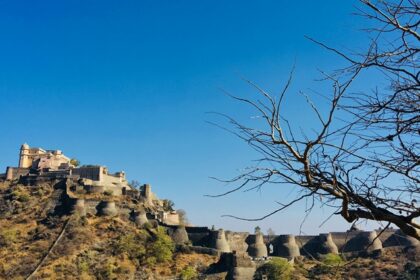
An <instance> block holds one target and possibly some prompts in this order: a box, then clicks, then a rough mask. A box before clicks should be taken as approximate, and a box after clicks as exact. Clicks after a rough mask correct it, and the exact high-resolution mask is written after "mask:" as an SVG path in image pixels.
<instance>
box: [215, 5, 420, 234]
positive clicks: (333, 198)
mask: <svg viewBox="0 0 420 280" xmlns="http://www.w3.org/2000/svg"><path fill="white" fill-rule="evenodd" d="M419 11H420V2H418V1H414V0H403V1H391V0H390V1H367V0H361V1H360V8H359V10H358V15H356V16H363V17H366V18H367V19H369V20H370V22H371V24H372V25H371V26H372V27H370V28H367V29H366V30H365V31H366V33H367V34H369V36H370V38H371V39H370V41H369V42H367V44H366V45H367V47H368V48H367V50H366V52H363V53H347V52H343V51H340V50H338V49H335V48H332V47H330V46H328V45H326V44H323V43H321V42H318V41H316V40H314V39H310V40H312V41H313V42H315V43H317V44H319V45H320V46H322V47H324V48H326V49H328V50H329V51H331V52H333V53H335V55H338V56H340V57H341V58H343V59H344V60H345V61H346V62H347V63H348V67H346V68H344V69H339V70H337V71H335V72H334V73H332V74H326V73H323V75H324V76H325V79H326V80H327V81H328V82H330V83H331V85H332V86H331V91H330V92H328V93H324V95H325V96H327V97H328V99H329V109H328V110H327V111H324V110H319V109H318V108H317V107H316V106H315V104H314V103H313V102H312V101H311V99H310V97H309V96H306V95H305V97H306V98H307V102H308V105H309V106H310V107H311V108H312V109H313V112H314V115H315V116H316V117H317V118H318V120H319V123H320V127H319V129H318V130H317V131H316V133H311V136H306V135H304V134H303V133H299V134H297V133H296V129H295V128H294V127H293V123H292V122H289V121H288V120H287V119H286V118H285V117H286V116H283V115H282V112H283V110H282V109H283V106H285V105H284V104H283V103H284V102H283V100H284V96H285V94H286V92H287V91H288V88H289V85H290V83H291V81H292V76H293V74H291V75H290V77H289V80H288V82H287V83H286V86H285V87H284V89H283V90H282V92H281V93H280V94H279V95H278V96H274V95H271V94H269V93H267V92H265V91H264V90H263V89H261V88H260V87H258V86H257V85H256V84H254V83H253V82H251V81H247V82H248V83H249V84H250V85H251V86H252V87H254V88H255V90H256V92H257V96H256V97H255V98H254V99H253V98H251V99H249V98H242V97H237V96H233V95H230V96H231V97H232V98H234V99H236V100H238V101H240V102H242V103H245V104H247V105H249V106H251V107H252V108H254V109H255V110H256V111H257V112H258V115H259V116H260V119H261V120H263V121H264V128H263V129H261V128H260V127H258V128H255V127H249V126H247V125H244V124H242V123H240V122H238V121H236V120H235V119H234V118H232V117H231V116H228V115H223V116H224V117H226V118H227V120H228V121H229V122H230V124H231V125H232V126H233V129H230V131H232V132H233V133H234V134H235V135H237V136H238V137H240V138H241V139H243V140H244V141H246V142H247V143H248V144H249V145H250V146H251V147H252V148H254V149H255V150H256V151H257V152H259V153H260V154H261V155H262V157H261V158H260V159H259V160H258V164H257V165H256V166H254V167H251V168H249V169H247V171H246V172H244V173H242V174H240V175H239V176H237V177H235V178H233V179H232V180H228V181H227V182H230V183H235V184H236V187H235V188H234V189H232V190H230V191H228V192H226V193H224V194H221V195H225V194H228V193H230V192H234V191H237V190H240V189H255V188H261V187H262V186H263V185H264V184H267V183H274V184H280V185H281V184H292V185H295V186H297V187H299V189H300V195H299V196H298V197H297V198H296V199H294V200H293V201H290V202H289V203H287V204H281V205H280V206H279V208H278V209H277V210H275V211H273V212H272V213H268V214H267V215H266V216H265V217H267V216H269V215H272V214H274V213H276V212H279V211H281V210H283V209H285V208H286V207H288V206H290V205H292V204H293V203H295V202H297V201H299V200H302V199H305V198H309V199H312V201H313V202H314V201H315V200H321V201H322V203H323V204H324V205H326V206H330V207H335V208H336V212H335V213H336V214H339V215H341V216H342V217H344V219H346V220H347V221H348V222H354V221H356V220H358V219H368V220H376V221H385V222H388V225H390V224H391V223H392V224H395V225H397V226H398V227H399V228H400V229H401V230H402V231H403V232H404V233H406V234H407V235H410V236H412V237H415V238H416V239H419V240H420V224H419V223H418V222H417V221H416V219H417V218H418V217H419V216H420V204H419V202H420V201H419V192H420V188H419V181H420V179H419V178H420V177H419V171H420V170H419V145H420V143H419V140H420V139H419V138H420V137H419V136H420V125H419V123H420V122H419V121H420V114H419V112H420V110H419V109H420V108H419V107H420V91H419V89H420V84H419V50H420V35H419V33H418V27H419V22H420V16H419V13H420V12H419ZM372 72H375V73H376V74H375V75H381V76H382V77H384V78H385V79H386V81H388V86H387V87H386V88H379V87H378V88H376V89H374V90H372V89H366V90H364V91H363V92H362V93H354V92H352V91H351V86H352V85H353V83H354V81H355V80H356V79H357V78H358V77H359V76H360V75H362V74H364V73H372ZM232 126H231V127H232ZM265 217H261V218H259V219H263V218H265ZM259 219H246V220H259Z"/></svg>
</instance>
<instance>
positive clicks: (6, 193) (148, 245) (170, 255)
mask: <svg viewBox="0 0 420 280" xmlns="http://www.w3.org/2000/svg"><path fill="white" fill-rule="evenodd" d="M61 195H62V192H61V189H60V188H57V186H56V185H55V184H53V183H43V184H37V185H35V186H23V185H20V184H17V183H7V182H4V183H0V279H26V278H27V277H29V276H30V278H31V279H165V278H166V277H170V276H172V277H171V278H173V277H175V276H179V277H181V276H182V275H188V274H190V275H195V274H196V273H198V272H200V271H201V270H205V269H206V268H207V267H208V266H209V265H210V264H211V263H214V262H215V261H216V259H215V258H216V257H214V256H209V255H199V254H182V253H176V252H175V245H174V243H173V241H172V239H171V238H170V237H169V236H168V235H167V234H166V231H165V229H164V228H162V227H156V226H155V227H153V226H152V225H147V226H145V227H143V228H138V227H137V226H136V225H135V223H134V222H132V221H131V220H129V219H128V218H127V217H124V216H122V215H121V216H115V217H101V216H92V215H89V214H88V215H86V216H84V217H80V216H78V215H77V214H72V213H70V212H66V211H64V210H63V209H66V207H65V205H63V201H62V200H61V199H60V196H61ZM171 278H170V279H171Z"/></svg>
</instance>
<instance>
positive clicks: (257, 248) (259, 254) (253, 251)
mask: <svg viewBox="0 0 420 280" xmlns="http://www.w3.org/2000/svg"><path fill="white" fill-rule="evenodd" d="M248 254H249V255H250V256H251V257H254V258H264V257H267V255H268V252H267V246H265V244H264V236H263V235H262V233H256V234H255V235H254V236H253V240H252V241H251V244H250V245H249V247H248Z"/></svg>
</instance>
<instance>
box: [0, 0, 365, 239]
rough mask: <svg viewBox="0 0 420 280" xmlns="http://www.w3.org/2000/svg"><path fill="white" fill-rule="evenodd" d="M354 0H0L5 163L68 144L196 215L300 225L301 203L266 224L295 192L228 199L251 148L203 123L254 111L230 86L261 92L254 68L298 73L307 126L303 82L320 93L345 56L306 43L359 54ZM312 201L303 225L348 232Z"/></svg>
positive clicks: (288, 227) (206, 220) (264, 79)
mask: <svg viewBox="0 0 420 280" xmlns="http://www.w3.org/2000/svg"><path fill="white" fill-rule="evenodd" d="M354 5H357V2H356V1H332V0H325V1H303V2H302V1H300V2H295V1H103V0H102V1H4V0H0V38H1V44H0V105H1V107H0V108H1V109H0V120H1V122H2V133H1V135H2V136H1V137H0V155H1V157H0V170H4V169H5V168H6V166H8V165H16V164H17V154H18V149H19V146H20V144H22V143H23V142H27V143H28V144H30V145H31V146H41V147H44V148H47V149H55V148H60V149H62V150H63V151H64V152H65V153H66V154H67V155H69V156H71V157H76V158H78V159H79V160H80V161H81V162H82V163H84V164H93V163H97V164H103V165H106V166H108V167H109V169H110V170H112V171H118V170H124V171H126V173H127V176H128V177H129V179H136V180H138V181H140V182H142V183H146V182H147V183H150V184H151V185H152V187H153V190H154V191H155V192H156V193H157V194H158V196H160V197H162V198H164V197H165V198H170V199H172V200H173V201H174V202H175V204H176V206H177V207H178V208H183V209H185V210H186V211H187V213H188V216H189V218H190V220H191V222H192V223H194V224H198V225H208V226H211V225H216V226H217V227H224V228H227V229H232V230H244V231H252V230H253V228H254V227H255V226H256V225H260V226H261V227H262V228H263V230H266V229H267V228H269V227H271V228H273V229H274V230H275V231H276V232H277V233H298V232H299V230H300V224H301V222H302V219H303V217H304V213H303V210H302V209H303V208H302V207H303V205H302V204H300V205H297V206H295V207H293V208H290V209H289V210H287V211H285V212H283V213H280V214H277V215H275V216H273V217H271V218H269V219H267V220H265V221H262V222H258V223H249V222H240V221H236V220H232V219H228V218H221V217H220V216H221V215H222V214H234V215H238V216H244V217H258V216H261V215H263V214H265V213H266V212H267V211H270V210H272V209H274V208H275V202H274V201H286V200H287V199H288V198H289V199H290V198H293V194H294V192H293V190H291V189H287V188H286V189H279V188H278V187H273V186H268V187H267V188H265V189H264V190H263V191H262V192H248V193H235V194H233V195H230V196H229V197H223V198H218V199H212V198H206V197H204V196H203V195H204V194H207V193H217V192H220V191H223V190H226V186H224V185H222V184H220V183H218V182H216V181H214V180H212V179H210V178H209V177H211V176H216V177H220V178H228V177H231V176H234V175H235V174H237V172H238V170H239V169H241V168H244V167H246V166H247V165H249V164H250V160H252V159H253V156H254V154H253V153H252V152H251V151H250V149H249V147H247V145H246V144H244V143H242V142H241V141H240V140H238V139H236V138H234V137H233V136H232V135H229V134H228V133H226V132H224V131H221V130H219V129H217V128H215V127H213V126H211V125H209V124H207V123H206V121H207V120H209V119H212V117H211V116H209V115H208V114H207V112H210V111H217V112H223V113H231V114H233V115H235V116H238V117H239V118H243V119H247V118H248V117H249V116H251V113H250V112H249V111H247V110H246V109H244V107H242V106H239V105H238V104H237V103H235V102H232V101H231V100H230V99H229V98H227V97H226V96H225V95H223V94H222V93H221V91H220V88H224V89H226V90H229V91H231V92H233V93H235V94H239V95H241V94H252V90H251V89H250V88H249V87H248V86H247V85H246V84H245V83H244V82H243V81H242V80H241V77H246V78H249V79H252V80H254V81H255V82H257V83H258V84H259V85H261V86H262V87H264V88H265V89H267V90H269V91H271V92H274V93H275V92H278V91H279V90H280V89H281V86H282V85H283V84H284V82H285V80H286V79H287V75H288V72H289V71H290V69H291V67H292V65H293V64H294V63H295V64H296V74H295V77H294V83H293V86H292V89H291V92H290V94H289V95H288V96H287V100H286V101H287V106H286V107H285V109H284V113H285V114H286V115H287V117H288V118H289V119H290V120H293V121H294V122H295V123H296V124H297V125H301V126H302V127H303V128H304V129H311V128H312V127H313V126H316V124H315V123H314V122H313V119H314V118H313V115H312V114H311V113H310V112H309V109H308V108H307V106H306V105H305V104H304V103H303V102H302V99H301V96H299V94H297V92H298V90H300V89H302V90H308V89H309V88H315V89H317V88H320V89H323V88H322V87H320V85H318V84H317V83H316V82H315V81H314V80H315V79H316V78H319V76H320V75H319V73H318V72H317V70H318V69H323V70H331V69H334V68H336V67H339V66H340V65H342V64H341V63H342V62H341V61H340V60H339V59H338V58H337V57H336V56H334V55H332V54H330V53H328V52H326V51H325V50H323V49H321V48H319V47H318V46H316V45H314V44H313V43H311V42H310V41H308V40H307V39H305V38H304V35H309V36H311V37H314V38H316V39H317V40H320V41H324V42H326V43H328V44H332V45H334V46H337V47H341V48H352V49H356V50H357V49H360V48H361V46H363V39H364V38H365V37H364V35H363V34H362V33H361V32H360V31H359V29H360V28H361V27H362V26H363V25H364V22H363V21H362V20H361V19H359V18H357V17H354V16H353V15H352V13H353V12H354ZM329 214H330V211H329V210H328V209H316V210H314V212H313V214H312V215H311V216H310V219H308V221H307V222H306V223H305V224H304V225H303V227H302V230H303V232H305V233H318V232H326V231H331V230H345V229H347V228H348V226H349V225H347V224H346V223H345V222H343V221H341V220H340V219H339V218H337V219H332V220H331V221H330V222H328V223H326V224H325V225H324V226H323V227H321V228H320V227H319V225H320V224H321V223H322V221H323V220H324V219H325V218H326V217H328V215H329Z"/></svg>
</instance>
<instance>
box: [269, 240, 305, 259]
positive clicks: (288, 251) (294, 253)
mask: <svg viewBox="0 0 420 280" xmlns="http://www.w3.org/2000/svg"><path fill="white" fill-rule="evenodd" d="M274 252H275V255H276V256H279V257H285V258H294V257H298V256H300V250H299V246H298V245H297V243H296V239H295V237H294V236H293V235H280V236H279V237H278V240H277V242H276V244H275V246H274Z"/></svg>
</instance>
